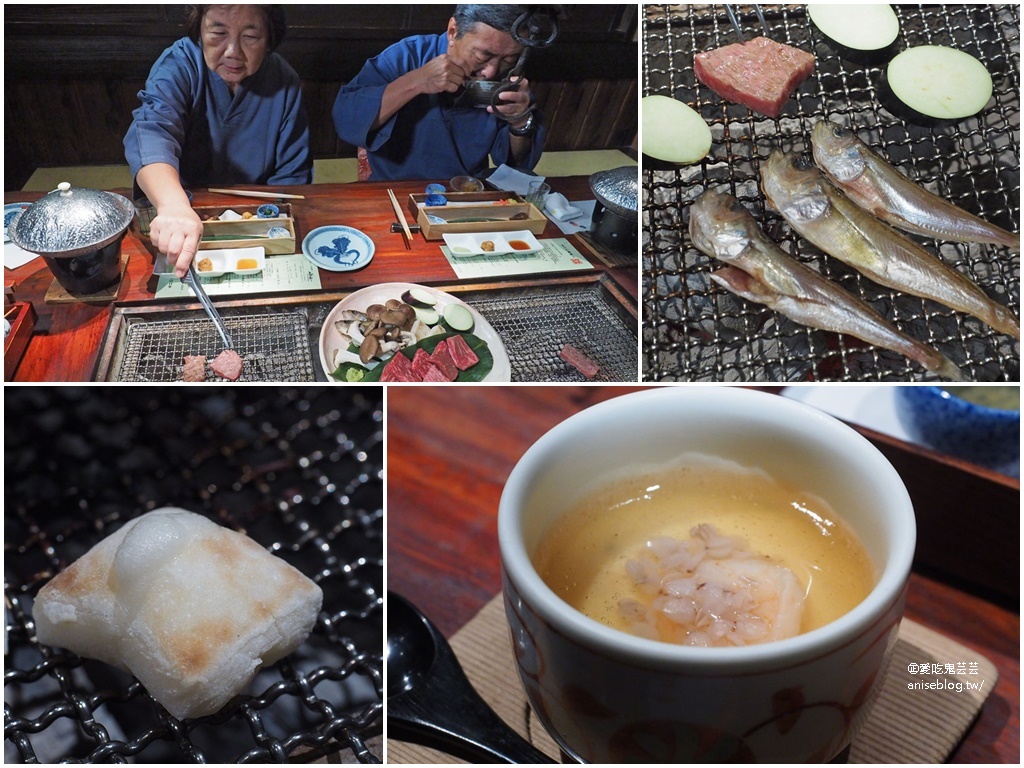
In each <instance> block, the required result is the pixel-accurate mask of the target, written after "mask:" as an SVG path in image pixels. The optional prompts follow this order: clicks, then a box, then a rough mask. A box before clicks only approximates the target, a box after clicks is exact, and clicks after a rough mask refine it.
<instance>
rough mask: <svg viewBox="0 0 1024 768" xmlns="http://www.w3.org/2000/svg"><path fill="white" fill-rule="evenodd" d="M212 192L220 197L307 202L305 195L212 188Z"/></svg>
mask: <svg viewBox="0 0 1024 768" xmlns="http://www.w3.org/2000/svg"><path fill="white" fill-rule="evenodd" d="M210 192H216V193H217V194H219V195H235V196H237V197H265V198H267V199H268V200H277V199H286V200H305V199H306V197H305V196H304V195H286V194H285V193H284V192H254V191H252V190H245V189H213V188H212V187H211V188H210Z"/></svg>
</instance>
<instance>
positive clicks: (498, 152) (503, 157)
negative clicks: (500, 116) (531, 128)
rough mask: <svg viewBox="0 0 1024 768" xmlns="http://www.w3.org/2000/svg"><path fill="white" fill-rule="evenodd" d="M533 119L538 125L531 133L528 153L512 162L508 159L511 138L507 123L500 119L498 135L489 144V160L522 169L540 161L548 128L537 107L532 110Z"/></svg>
mask: <svg viewBox="0 0 1024 768" xmlns="http://www.w3.org/2000/svg"><path fill="white" fill-rule="evenodd" d="M533 120H534V122H536V123H539V124H540V125H539V127H538V128H537V130H536V132H535V133H534V134H533V142H532V143H531V144H530V153H529V154H528V155H527V156H526V157H525V158H524V159H523V160H522V161H521V162H519V163H513V162H511V160H510V155H509V149H510V146H509V142H510V141H511V139H512V135H511V134H510V133H509V126H508V123H506V122H505V121H502V127H501V128H500V129H498V135H497V136H496V137H495V139H494V144H493V145H492V146H491V160H493V161H494V164H495V165H502V164H505V165H508V166H509V167H511V168H519V169H521V170H524V171H532V170H533V169H534V168H535V167H536V165H537V163H538V162H540V156H541V154H542V153H543V152H544V140H545V139H546V138H547V133H548V130H547V127H546V126H545V125H544V114H543V113H542V112H541V111H540V110H539V109H535V110H534V112H533Z"/></svg>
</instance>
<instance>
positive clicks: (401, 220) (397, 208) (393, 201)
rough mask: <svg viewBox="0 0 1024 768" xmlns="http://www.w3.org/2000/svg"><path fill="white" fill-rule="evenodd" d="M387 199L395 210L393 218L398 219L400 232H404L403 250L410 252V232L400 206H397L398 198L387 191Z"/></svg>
mask: <svg viewBox="0 0 1024 768" xmlns="http://www.w3.org/2000/svg"><path fill="white" fill-rule="evenodd" d="M388 197H390V198H391V205H392V206H394V208H395V216H397V217H398V222H399V223H400V224H401V225H402V231H403V232H405V248H406V250H408V251H411V250H412V232H411V231H409V224H408V223H407V222H406V220H405V214H404V213H402V206H400V205H399V204H398V198H397V197H395V193H394V192H393V191H391V190H390V189H389V190H388Z"/></svg>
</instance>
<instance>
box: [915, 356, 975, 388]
mask: <svg viewBox="0 0 1024 768" xmlns="http://www.w3.org/2000/svg"><path fill="white" fill-rule="evenodd" d="M932 352H934V354H932V355H929V356H928V357H929V359H927V360H918V362H919V363H921V365H923V366H924V367H925V368H926V369H927V370H929V371H931V372H932V373H934V374H935V375H936V376H941V377H942V378H944V379H949V380H950V381H970V380H971V379H970V378H969V377H968V376H967V375H966V374H964V372H963V371H962V370H960V367H959V366H958V365H957V364H956V363H954V362H953V361H952V360H950V359H949V358H948V357H946V356H945V355H944V354H942V353H941V352H937V351H935V350H932Z"/></svg>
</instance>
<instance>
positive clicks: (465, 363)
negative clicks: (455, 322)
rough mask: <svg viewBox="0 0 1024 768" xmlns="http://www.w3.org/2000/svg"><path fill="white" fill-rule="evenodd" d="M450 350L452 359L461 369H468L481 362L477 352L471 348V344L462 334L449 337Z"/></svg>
mask: <svg viewBox="0 0 1024 768" xmlns="http://www.w3.org/2000/svg"><path fill="white" fill-rule="evenodd" d="M448 351H449V352H451V353H452V359H453V360H454V361H455V365H457V366H458V367H459V370H460V371H467V370H469V369H470V368H472V367H473V366H474V365H476V364H477V363H479V362H480V358H479V357H477V354H476V352H474V351H473V350H472V349H471V348H470V346H469V344H467V343H466V340H465V339H464V338H462V337H461V336H457V335H456V336H449V337H448Z"/></svg>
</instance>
